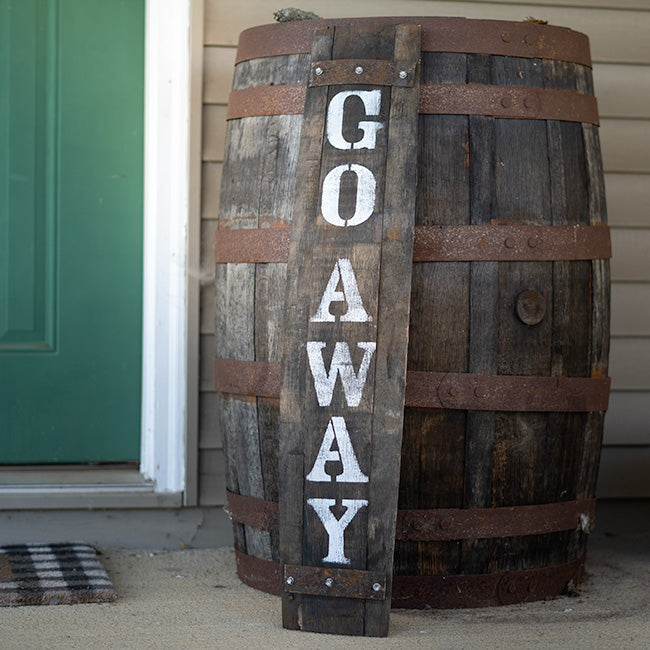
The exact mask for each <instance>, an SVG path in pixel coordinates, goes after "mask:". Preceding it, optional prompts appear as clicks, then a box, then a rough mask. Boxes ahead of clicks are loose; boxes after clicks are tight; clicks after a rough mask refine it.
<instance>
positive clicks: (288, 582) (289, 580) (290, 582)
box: [287, 576, 294, 585]
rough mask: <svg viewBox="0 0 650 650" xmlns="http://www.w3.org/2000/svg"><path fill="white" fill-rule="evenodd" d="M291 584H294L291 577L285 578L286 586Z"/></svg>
mask: <svg viewBox="0 0 650 650" xmlns="http://www.w3.org/2000/svg"><path fill="white" fill-rule="evenodd" d="M293 583H294V580H293V576H289V577H288V578H287V584H288V585H292V584H293Z"/></svg>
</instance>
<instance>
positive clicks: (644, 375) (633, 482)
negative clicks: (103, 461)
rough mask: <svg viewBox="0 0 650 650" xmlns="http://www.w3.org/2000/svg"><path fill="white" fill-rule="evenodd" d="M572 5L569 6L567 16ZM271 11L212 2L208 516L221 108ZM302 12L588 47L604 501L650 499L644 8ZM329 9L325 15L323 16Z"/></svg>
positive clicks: (217, 443) (389, 7)
mask: <svg viewBox="0 0 650 650" xmlns="http://www.w3.org/2000/svg"><path fill="white" fill-rule="evenodd" d="M567 5H571V6H567ZM279 6H280V5H278V4H277V2H275V1H271V0H256V1H255V2H253V1H252V0H243V1H242V0H205V45H206V46H205V50H204V57H205V59H204V88H203V98H204V99H203V101H204V109H203V119H204V123H203V128H204V133H203V155H202V159H203V169H202V188H201V196H202V205H201V214H202V228H201V232H202V247H201V258H202V263H201V280H202V290H201V321H200V322H201V364H200V367H201V402H200V418H201V419H200V445H199V446H200V462H199V471H200V486H199V494H200V500H201V504H203V505H214V504H221V503H223V500H224V485H225V477H224V460H223V450H222V446H221V439H220V436H219V432H218V431H217V427H216V419H215V418H214V415H213V409H214V408H215V403H216V399H215V395H214V392H213V389H212V385H213V367H212V366H213V356H214V336H213V330H214V308H215V305H214V288H213V277H214V265H213V263H212V244H213V241H214V231H215V228H216V218H217V212H218V203H219V191H220V184H221V172H222V161H223V149H224V138H225V124H226V122H225V115H226V104H227V101H228V95H229V93H230V87H231V83H232V74H233V66H234V61H235V52H236V45H237V40H238V37H239V33H240V32H241V31H242V30H244V29H247V28H248V27H252V26H255V25H259V24H264V23H269V22H272V14H273V12H274V11H276V10H277V9H278V8H279ZM300 7H301V8H302V9H306V10H311V11H316V12H317V13H321V14H325V15H326V16H325V17H328V18H333V17H344V16H364V15H365V16H372V15H376V16H379V15H396V14H399V15H432V16H433V15H438V16H465V17H467V18H487V19H495V20H522V19H523V18H525V17H527V16H531V15H532V16H535V17H537V18H541V19H545V20H548V21H549V22H550V23H552V24H555V25H562V26H566V27H571V28H572V29H575V30H577V31H581V32H584V33H586V34H587V35H588V36H589V38H590V43H591V53H592V58H593V60H594V84H595V91H596V96H597V97H598V104H599V112H600V116H601V129H600V136H601V142H602V151H603V163H604V168H605V185H606V191H607V205H608V218H609V223H610V226H611V227H612V247H613V255H614V257H613V260H612V267H611V268H612V330H611V332H612V343H611V354H610V374H611V377H612V395H611V400H610V410H609V412H608V413H607V416H606V419H605V435H604V445H605V446H604V449H603V455H602V461H601V470H600V479H599V488H598V495H599V496H601V497H624V498H627V497H650V472H648V471H647V468H648V466H650V371H649V370H648V368H650V263H649V262H648V260H650V211H649V210H648V206H649V205H650V154H648V151H650V39H649V38H648V36H647V35H648V33H649V32H650V8H649V7H648V3H647V0H622V1H620V2H617V1H615V0H561V1H560V0H557V1H556V0H545V1H544V2H543V3H540V4H539V5H537V4H535V3H522V2H514V1H508V0H506V1H501V2H499V3H491V2H483V1H479V2H460V1H459V2H435V1H432V0H402V2H400V3H399V4H396V3H394V2H391V1H390V0H372V1H371V0H352V1H350V0H345V1H343V0H332V1H331V2H329V3H327V4H326V5H323V4H322V3H317V2H315V1H311V0H305V1H304V2H301V3H300ZM324 7H325V8H324Z"/></svg>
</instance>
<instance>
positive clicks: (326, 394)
mask: <svg viewBox="0 0 650 650" xmlns="http://www.w3.org/2000/svg"><path fill="white" fill-rule="evenodd" d="M325 347H327V343H325V342H324V341H309V342H308V343H307V357H308V358H309V367H310V368H311V374H312V376H313V378H314V388H315V389H316V397H317V398H318V405H319V406H329V405H330V404H331V403H332V395H333V394H334V385H335V384H336V378H337V376H338V375H341V383H342V384H343V392H344V393H345V401H346V403H347V405H348V406H352V407H355V406H359V403H360V402H361V396H362V393H363V387H364V386H365V384H366V376H367V375H368V368H369V367H370V361H371V360H372V355H373V353H374V351H375V348H376V347H377V344H376V343H375V342H374V341H362V342H359V343H357V347H359V348H361V349H362V350H363V351H364V352H363V359H362V360H361V365H360V366H359V372H358V373H355V372H354V368H353V366H352V358H351V357H350V347H349V346H348V344H347V343H345V342H342V341H337V342H336V345H335V346H334V354H333V355H332V363H331V364H330V369H329V372H327V371H326V370H325V362H324V361H323V352H322V350H323V348H325Z"/></svg>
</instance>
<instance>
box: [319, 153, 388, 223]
mask: <svg viewBox="0 0 650 650" xmlns="http://www.w3.org/2000/svg"><path fill="white" fill-rule="evenodd" d="M345 172H353V173H354V174H356V175H357V196H356V202H355V208H354V214H353V215H352V216H351V217H350V218H349V219H342V218H341V215H340V214H339V197H340V194H341V176H343V174H344V173H345ZM376 187H377V182H376V181H375V177H374V175H373V173H372V172H371V171H370V170H369V169H368V168H367V167H364V166H363V165H355V164H351V165H339V166H338V167H334V169H332V170H331V171H330V172H329V173H328V174H327V176H325V180H324V181H323V196H322V199H321V212H322V214H323V219H325V221H327V222H328V223H331V224H332V225H333V226H340V227H346V226H359V225H360V224H362V223H363V222H364V221H367V220H368V219H370V217H371V216H372V213H373V212H374V210H375V190H376Z"/></svg>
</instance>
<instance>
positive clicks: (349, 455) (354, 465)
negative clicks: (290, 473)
mask: <svg viewBox="0 0 650 650" xmlns="http://www.w3.org/2000/svg"><path fill="white" fill-rule="evenodd" d="M334 440H336V444H337V446H338V451H336V450H334V451H333V450H332V445H333V444H334ZM328 461H338V462H340V463H341V465H342V466H343V472H342V473H341V474H337V476H336V482H337V483H367V482H368V477H367V476H366V475H365V474H364V473H363V472H362V471H361V468H360V467H359V461H358V460H357V457H356V455H355V453H354V449H353V448H352V442H351V441H350V434H349V433H348V428H347V426H346V424H345V420H344V419H343V418H342V417H340V416H336V415H335V416H333V417H332V418H330V421H329V423H328V425H327V429H326V431H325V435H324V436H323V442H322V444H321V446H320V450H319V452H318V456H317V457H316V462H315V463H314V466H313V467H312V469H311V472H309V474H307V477H306V478H307V480H308V481H314V482H316V483H329V482H330V481H331V480H332V478H333V477H332V476H330V475H329V474H327V473H326V472H325V463H326V462H328Z"/></svg>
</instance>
